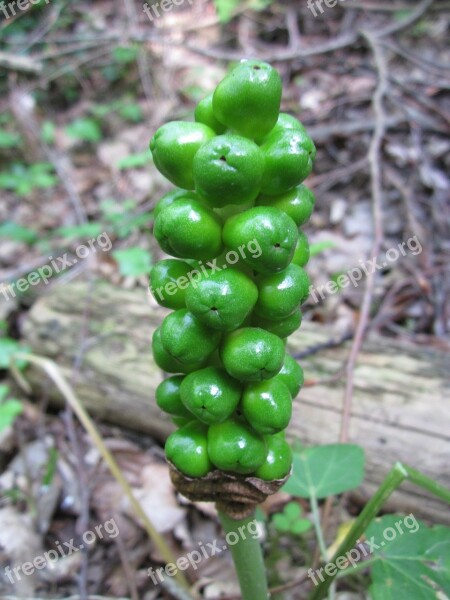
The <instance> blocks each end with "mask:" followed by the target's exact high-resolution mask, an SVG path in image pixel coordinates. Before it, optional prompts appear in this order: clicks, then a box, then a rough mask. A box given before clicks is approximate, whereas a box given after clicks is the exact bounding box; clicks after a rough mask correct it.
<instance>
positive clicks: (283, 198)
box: [150, 60, 316, 481]
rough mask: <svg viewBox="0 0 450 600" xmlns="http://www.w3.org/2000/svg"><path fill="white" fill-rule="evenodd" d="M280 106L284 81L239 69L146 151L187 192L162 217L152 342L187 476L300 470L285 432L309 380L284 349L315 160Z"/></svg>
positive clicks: (170, 447)
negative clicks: (162, 312)
mask: <svg viewBox="0 0 450 600" xmlns="http://www.w3.org/2000/svg"><path fill="white" fill-rule="evenodd" d="M280 102H281V78H280V76H279V74H278V73H277V71H276V70H275V69H273V68H272V67H271V66H270V65H268V64H267V63H263V62H259V61H254V60H244V61H241V63H240V64H239V65H238V66H237V67H235V68H234V69H233V70H231V71H230V73H229V74H228V75H227V76H226V77H225V78H224V79H223V80H222V81H221V82H220V83H219V85H218V86H217V87H216V89H215V90H214V92H213V93H211V94H209V95H208V96H207V97H206V98H204V99H203V100H201V101H200V102H199V104H198V105H197V107H196V109H195V123H192V122H182V121H174V122H171V123H167V124H165V125H163V126H162V127H161V128H160V129H158V131H157V132H156V133H155V135H154V136H153V138H152V140H151V142H150V149H151V151H152V155H153V160H154V163H155V165H156V167H157V168H158V169H159V171H160V172H161V173H162V174H163V175H165V176H166V177H167V178H168V179H169V180H170V181H171V182H172V183H174V184H175V185H176V186H178V188H176V189H173V190H172V191H170V192H168V193H167V194H165V196H163V197H162V198H161V200H160V201H159V202H158V203H157V205H156V206H155V209H154V219H155V221H154V235H155V238H156V240H157V241H158V243H159V245H160V247H161V249H162V250H163V251H164V252H165V253H166V254H168V255H169V257H165V258H163V259H162V260H161V261H160V262H159V263H157V264H156V265H155V266H154V267H153V268H152V271H151V274H150V288H151V291H152V293H153V295H154V297H155V299H156V301H157V302H158V303H159V304H160V305H161V306H164V307H166V308H169V309H172V310H173V311H174V312H172V313H170V314H169V315H168V316H167V317H166V318H165V319H164V321H163V323H162V325H161V327H159V328H158V329H157V330H156V331H155V333H154V335H153V339H152V347H153V356H154V360H155V362H156V364H157V365H158V366H159V367H160V368H161V369H163V370H164V371H166V372H167V373H172V374H173V375H171V376H169V377H168V378H166V379H165V380H164V381H163V382H162V383H161V384H160V385H159V386H158V388H157V390H156V401H157V404H158V406H159V407H160V408H161V410H163V411H165V412H167V413H168V414H169V415H170V416H171V418H172V420H173V421H174V423H175V424H176V425H178V426H179V429H178V430H177V431H175V432H174V433H172V434H171V435H170V436H169V438H168V440H167V442H166V456H167V459H168V460H169V461H170V462H171V463H172V464H173V465H174V466H175V467H176V468H177V469H178V470H179V471H181V472H182V473H183V474H184V475H186V476H188V477H194V478H195V477H204V476H205V475H207V474H208V472H209V471H211V470H212V469H220V470H223V471H227V472H229V473H233V474H236V475H238V476H239V475H241V476H248V475H251V476H253V477H259V478H261V479H265V480H267V481H270V480H276V479H283V478H284V477H286V476H287V475H288V473H289V471H290V468H291V461H292V453H291V449H290V447H289V444H288V443H287V442H286V439H285V428H286V426H287V425H288V422H289V419H290V417H291V412H292V401H293V399H294V398H295V396H296V395H297V394H298V392H299V390H300V388H301V387H302V385H303V371H302V368H301V367H300V365H299V364H298V363H297V361H296V360H294V358H292V357H291V356H290V355H289V354H288V353H287V352H286V350H285V343H286V338H287V337H288V336H289V335H290V334H291V333H293V332H294V331H295V330H296V329H298V327H299V326H300V324H301V320H302V312H301V304H302V303H303V302H304V301H305V300H306V298H307V296H308V292H309V287H310V281H309V278H308V276H307V274H306V272H305V271H304V269H303V267H304V266H305V265H306V263H307V262H308V259H309V245H308V239H307V237H306V236H305V234H304V233H303V231H301V230H300V229H299V228H300V227H302V226H303V225H305V223H307V221H308V220H309V218H310V216H311V213H312V210H313V207H314V202H315V198H314V195H313V193H312V192H311V190H310V189H309V188H308V187H307V186H306V185H305V184H304V183H303V181H304V179H305V178H306V177H307V176H308V174H309V173H310V171H311V168H312V163H313V161H314V157H315V154H316V149H315V147H314V144H313V142H312V140H311V138H310V137H309V136H308V134H307V132H306V129H305V127H304V126H303V124H302V123H301V122H300V121H298V120H297V119H296V118H295V117H293V116H291V115H288V114H286V113H280Z"/></svg>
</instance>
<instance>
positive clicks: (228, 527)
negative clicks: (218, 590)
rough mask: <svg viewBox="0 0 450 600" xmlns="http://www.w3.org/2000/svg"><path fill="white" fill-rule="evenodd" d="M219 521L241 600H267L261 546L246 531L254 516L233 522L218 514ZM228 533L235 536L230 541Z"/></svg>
mask: <svg viewBox="0 0 450 600" xmlns="http://www.w3.org/2000/svg"><path fill="white" fill-rule="evenodd" d="M219 519H220V522H221V524H222V527H223V530H224V532H225V540H226V541H227V543H228V545H229V546H230V550H231V555H232V557H233V562H234V566H235V568H236V573H237V576H238V580H239V586H240V588H241V598H242V600H267V599H268V598H270V594H269V589H268V587H267V577H266V570H265V567H264V561H263V555H262V549H261V544H260V543H259V540H258V539H255V536H254V535H250V534H249V530H248V524H249V523H250V522H253V521H254V520H255V515H254V514H253V515H251V516H250V517H247V518H246V519H239V520H235V519H232V518H231V517H229V516H228V515H226V514H224V513H223V512H219ZM230 533H233V534H235V535H233V536H232V539H231V536H230V535H229V534H230ZM228 538H230V539H228ZM236 540H237V541H236ZM235 541H236V543H234V542H235ZM232 542H233V544H232Z"/></svg>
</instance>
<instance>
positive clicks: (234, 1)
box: [214, 0, 239, 23]
mask: <svg viewBox="0 0 450 600" xmlns="http://www.w3.org/2000/svg"><path fill="white" fill-rule="evenodd" d="M214 4H215V7H216V10H217V15H218V17H219V20H220V22H221V23H228V21H230V20H231V19H232V17H233V13H234V11H235V9H236V8H237V7H238V6H239V0H214Z"/></svg>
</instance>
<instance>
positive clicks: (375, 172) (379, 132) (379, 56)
mask: <svg viewBox="0 0 450 600" xmlns="http://www.w3.org/2000/svg"><path fill="white" fill-rule="evenodd" d="M363 35H364V36H365V37H366V39H367V41H368V43H369V44H370V46H371V48H372V51H373V54H374V58H375V63H376V67H377V71H378V85H377V89H376V90H375V94H374V97H373V103H372V105H373V111H374V113H375V130H374V133H373V136H372V140H371V143H370V147H369V152H368V155H367V159H368V162H369V166H370V177H371V190H372V214H373V220H374V240H373V244H372V248H371V256H378V254H379V253H380V249H381V244H382V242H383V225H382V200H383V198H382V181H381V168H380V151H381V144H382V141H383V137H384V134H385V131H386V127H387V124H386V117H385V113H384V109H383V98H384V96H385V94H386V91H387V86H388V73H387V65H386V60H385V56H384V52H383V50H382V49H381V46H380V44H379V43H378V41H377V39H376V38H374V37H373V36H372V35H371V34H370V33H369V32H364V33H363ZM374 283H375V273H369V274H368V275H367V279H366V288H365V290H364V296H363V300H362V305H361V311H360V315H359V320H358V324H357V326H356V331H355V335H354V338H353V343H352V347H351V349H350V354H349V357H348V361H347V364H346V367H345V392H344V399H343V406H342V416H341V429H340V434H339V441H340V442H341V443H344V442H346V441H347V440H348V437H349V428H350V416H351V409H352V400H353V387H354V371H355V366H356V362H357V359H358V354H359V351H360V350H361V346H362V343H363V340H364V336H365V332H366V330H367V325H368V321H369V316H370V308H371V304H372V294H373V289H374ZM332 506H333V496H329V497H328V498H327V499H326V501H325V504H324V507H323V513H322V520H323V530H324V531H325V532H326V530H327V524H328V520H329V517H330V514H331V509H332ZM315 558H316V560H317V558H318V553H317V552H316V557H315Z"/></svg>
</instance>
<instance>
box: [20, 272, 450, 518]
mask: <svg viewBox="0 0 450 600" xmlns="http://www.w3.org/2000/svg"><path fill="white" fill-rule="evenodd" d="M166 313H167V311H166V310H165V309H162V308H161V307H158V306H157V305H156V304H155V303H154V301H153V300H152V299H151V298H150V297H149V296H148V294H147V292H146V290H142V289H139V290H132V291H127V290H123V289H120V288H116V287H114V286H112V285H110V284H107V283H104V282H99V283H96V284H95V285H94V286H93V288H92V289H89V287H88V286H87V285H86V284H85V283H71V284H68V285H65V286H61V287H57V288H56V289H54V290H53V291H52V292H51V294H50V295H48V296H46V297H43V298H41V299H40V300H38V301H37V302H36V303H35V305H34V306H33V307H32V309H31V311H30V312H29V313H28V316H27V318H26V320H25V322H24V324H23V327H22V336H23V339H24V342H25V343H26V344H27V345H28V346H29V347H31V349H32V350H33V351H34V352H35V353H37V354H40V355H43V356H47V357H50V358H52V359H54V360H55V361H56V362H57V363H58V365H59V366H60V367H61V369H62V371H63V373H64V374H65V375H66V376H67V377H68V378H69V379H71V378H72V375H73V365H74V361H76V360H77V358H78V359H79V355H80V351H81V352H82V360H81V366H80V368H79V371H78V373H77V374H76V376H75V377H74V389H75V390H76V392H77V394H78V395H79V397H80V398H81V399H82V400H83V402H84V404H85V406H86V408H88V410H89V411H90V412H91V413H92V414H93V415H95V416H96V417H97V418H98V419H99V420H104V421H108V422H110V423H113V424H116V425H118V426H121V427H124V428H129V429H132V430H135V431H138V432H141V433H143V434H150V435H151V436H153V437H155V438H157V439H158V440H160V441H162V440H164V438H165V437H166V436H167V434H168V433H169V432H170V431H171V430H172V424H171V422H170V419H168V418H167V417H166V416H165V415H164V414H162V413H161V411H160V410H159V409H158V407H157V406H156V404H155V401H154V393H155V388H156V386H157V385H158V383H159V382H160V381H161V379H162V373H161V371H160V370H159V368H158V367H157V366H156V365H155V363H154V361H153V358H152V355H151V349H150V340H151V336H152V332H153V331H154V329H155V328H156V327H157V326H158V325H159V324H160V323H161V321H162V319H163V318H164V316H165V314H166ZM330 337H332V333H331V332H330V330H329V328H327V327H323V326H320V325H317V324H311V323H304V324H303V325H302V328H301V329H300V331H298V332H296V333H295V334H294V335H293V336H291V338H290V341H289V344H288V347H289V350H290V351H291V352H293V353H296V352H302V351H303V350H305V349H306V348H309V347H313V346H316V345H318V344H323V343H324V342H327V341H328V340H329V339H330ZM80 349H81V350H80ZM347 355H348V344H343V345H342V346H339V347H336V348H332V349H328V350H322V351H320V352H318V353H317V354H314V355H311V356H308V357H307V358H304V359H302V360H300V363H301V364H302V366H303V368H304V370H305V377H306V380H307V381H308V380H309V381H310V382H311V381H312V380H314V381H315V380H320V382H319V383H318V384H316V385H313V386H308V385H307V386H305V387H304V388H303V390H302V391H301V392H300V395H299V397H298V398H297V399H296V400H295V402H294V414H293V418H292V422H291V425H290V427H289V435H290V437H291V439H294V438H297V439H299V440H300V441H301V442H302V443H303V444H306V445H309V444H325V443H333V442H335V441H336V440H337V439H338V435H339V425H340V410H341V404H342V398H343V389H344V380H343V378H336V377H334V378H333V376H335V375H336V373H337V372H338V371H339V370H340V369H341V368H342V366H343V365H344V362H345V360H346V357H347ZM449 358H450V355H449V354H448V353H446V352H444V351H442V350H436V349H431V348H428V347H422V346H416V345H412V344H403V343H400V342H398V341H394V340H390V339H387V338H381V337H377V336H374V335H373V336H370V337H369V339H368V340H367V341H366V343H365V344H364V347H363V351H362V352H361V354H360V357H359V361H358V365H357V368H356V371H355V393H354V401H353V409H352V419H351V427H350V441H352V442H354V443H358V444H360V445H361V446H362V447H363V448H364V449H365V451H366V458H367V473H366V479H365V482H364V484H363V486H362V487H361V488H360V490H358V492H357V494H356V495H357V496H358V497H359V498H360V499H361V500H364V499H367V498H368V497H369V495H371V493H373V491H374V490H375V488H376V486H377V485H378V484H379V483H380V482H381V480H382V479H383V478H384V476H385V475H386V474H387V472H388V471H389V469H390V468H391V466H392V465H393V464H394V463H395V461H402V462H406V463H408V464H410V465H412V466H414V467H415V468H417V469H419V470H421V471H423V472H424V473H425V474H426V475H428V476H430V477H433V478H435V479H436V480H437V481H439V482H440V483H441V484H443V485H446V486H447V487H449V486H450V474H449V469H448V464H449V456H450V434H449V426H448V424H449V422H450V420H449V416H450V415H449V403H448V391H449V389H450V376H449V364H450V361H449ZM26 374H27V378H28V379H29V381H30V382H31V383H32V385H33V387H34V389H35V390H36V391H38V392H39V391H42V390H44V391H45V392H46V393H47V394H48V396H49V398H50V400H51V401H52V402H54V403H56V404H61V403H62V399H61V398H59V397H58V394H57V392H56V390H55V389H54V388H53V387H52V386H50V385H49V382H48V380H47V378H46V376H45V374H44V373H43V372H41V371H38V370H36V369H35V368H31V367H30V368H29V369H28V370H27V372H26ZM445 396H446V398H445ZM388 507H389V508H390V509H395V510H399V511H402V512H408V513H409V512H413V513H414V514H415V515H416V516H417V517H425V518H428V519H430V520H433V521H440V522H443V523H450V515H449V510H448V506H446V505H445V504H443V503H442V502H440V501H438V500H435V499H433V498H432V497H430V496H429V495H428V494H427V493H426V492H423V491H422V490H419V489H418V488H415V487H413V486H410V485H408V484H404V485H403V486H402V488H401V491H400V492H397V493H396V494H395V495H394V496H393V497H392V498H391V501H390V502H389V504H388Z"/></svg>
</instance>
